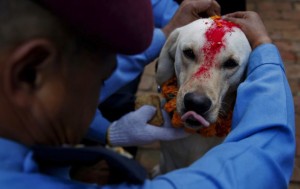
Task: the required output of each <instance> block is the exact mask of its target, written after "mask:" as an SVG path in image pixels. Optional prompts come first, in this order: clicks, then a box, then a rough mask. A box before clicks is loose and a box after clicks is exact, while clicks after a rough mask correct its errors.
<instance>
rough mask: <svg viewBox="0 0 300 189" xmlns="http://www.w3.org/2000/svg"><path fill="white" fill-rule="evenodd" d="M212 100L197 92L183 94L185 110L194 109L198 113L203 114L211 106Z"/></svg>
mask: <svg viewBox="0 0 300 189" xmlns="http://www.w3.org/2000/svg"><path fill="white" fill-rule="evenodd" d="M211 105H212V102H211V100H210V99H209V98H208V97H207V96H206V95H202V94H197V93H187V94H185V95H184V106H185V109H186V111H194V112H196V113H198V114H199V115H204V114H205V113H206V112H207V111H208V110H209V109H210V107H211Z"/></svg>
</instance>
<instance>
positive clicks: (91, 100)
mask: <svg viewBox="0 0 300 189" xmlns="http://www.w3.org/2000/svg"><path fill="white" fill-rule="evenodd" d="M62 59H63V60H62V61H61V63H60V64H57V65H56V67H55V68H54V69H53V74H54V75H55V77H50V79H52V81H51V83H52V84H51V85H48V87H47V88H45V91H44V93H41V94H42V95H45V96H43V98H42V99H44V100H45V101H44V103H43V109H44V113H43V114H42V118H43V117H44V118H46V119H48V120H46V122H44V124H45V126H46V127H52V128H53V131H57V135H58V137H57V138H58V140H60V141H58V143H59V144H62V143H68V144H76V143H78V142H80V140H81V139H82V137H83V136H84V135H85V133H86V131H87V128H88V127H89V124H90V122H91V121H92V118H93V116H94V114H95V110H96V108H97V105H98V104H97V103H98V97H99V92H100V88H101V85H102V82H103V81H104V80H105V79H106V78H107V77H108V76H109V75H110V74H111V73H112V71H113V69H114V67H115V61H116V60H115V54H113V53H110V52H103V50H102V51H101V50H97V51H93V52H89V51H87V50H81V51H80V53H77V54H74V55H73V56H71V57H64V58H62ZM112 87H113V86H112ZM44 124H43V125H44ZM49 124H50V125H49ZM99 126H101V125H99ZM56 142H57V141H56ZM56 142H55V143H56Z"/></svg>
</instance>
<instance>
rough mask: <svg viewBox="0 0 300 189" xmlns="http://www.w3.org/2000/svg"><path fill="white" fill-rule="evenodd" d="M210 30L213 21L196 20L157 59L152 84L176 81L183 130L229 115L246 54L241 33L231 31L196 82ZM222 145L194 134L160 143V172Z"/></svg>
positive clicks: (175, 35) (178, 32) (235, 29)
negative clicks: (175, 78) (198, 116)
mask: <svg viewBox="0 0 300 189" xmlns="http://www.w3.org/2000/svg"><path fill="white" fill-rule="evenodd" d="M213 24H215V23H214V21H213V20H212V19H209V18H208V19H200V20H197V21H195V22H193V23H191V24H189V25H186V26H184V27H181V28H178V29H176V30H175V31H174V32H172V34H171V35H170V37H169V38H168V39H167V41H166V44H165V45H164V47H163V49H162V51H161V54H160V56H159V59H158V68H157V73H156V80H157V83H158V84H159V85H162V84H163V83H164V82H165V81H167V80H168V79H170V78H172V77H173V76H174V75H176V77H177V80H178V86H179V91H178V95H177V111H178V112H179V114H180V115H181V116H183V115H186V116H185V117H186V118H185V119H184V121H185V122H184V125H185V127H188V128H192V129H195V130H197V129H199V128H200V127H202V126H203V125H205V123H209V124H211V123H214V122H215V121H216V120H217V118H218V116H219V114H226V113H227V112H228V111H229V110H228V109H229V108H230V104H232V103H233V101H234V100H235V93H236V90H237V87H238V85H239V84H240V82H241V81H242V80H243V76H244V73H245V69H246V64H247V62H248V58H249V54H250V52H251V47H250V45H249V42H248V40H247V38H246V36H245V35H244V33H243V32H242V31H241V30H240V28H238V27H233V28H232V30H231V31H230V32H226V34H225V36H224V37H223V38H222V41H221V43H222V44H223V46H224V47H222V48H221V49H220V51H218V52H217V54H216V55H215V57H213V58H212V59H211V61H212V62H211V64H212V65H213V66H211V67H210V68H207V72H206V73H205V74H202V75H199V76H197V77H195V75H196V73H197V70H200V69H201V66H204V65H205V56H206V55H205V54H204V53H205V52H207V51H205V52H204V50H203V48H204V46H205V45H206V44H207V43H208V39H207V36H206V32H207V31H208V30H209V28H211V27H212V25H213ZM205 69H206V68H205ZM187 94H189V97H187V96H188V95H187ZM188 112H196V114H199V115H200V116H201V117H202V118H203V119H204V120H205V121H206V122H205V121H199V119H198V118H195V117H193V116H192V115H190V114H189V113H188ZM195 120H196V123H195ZM197 121H198V122H199V123H198V124H197ZM223 139H224V138H219V137H209V138H205V137H202V136H200V135H199V134H193V135H190V136H189V137H187V138H184V139H180V140H176V141H171V142H161V151H162V161H161V167H160V172H161V173H165V172H168V171H171V170H173V169H177V168H181V167H185V166H188V165H190V164H191V163H192V162H194V161H195V160H197V159H199V157H201V156H202V155H204V153H206V152H207V151H208V150H209V149H211V148H212V147H213V146H215V145H218V144H219V143H221V142H222V141H223Z"/></svg>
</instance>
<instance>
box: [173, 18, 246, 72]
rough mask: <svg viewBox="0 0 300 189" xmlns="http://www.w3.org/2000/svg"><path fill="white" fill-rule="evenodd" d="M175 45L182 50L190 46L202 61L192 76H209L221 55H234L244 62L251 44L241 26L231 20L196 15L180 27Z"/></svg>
mask: <svg viewBox="0 0 300 189" xmlns="http://www.w3.org/2000/svg"><path fill="white" fill-rule="evenodd" d="M179 38H180V39H179V40H178V46H179V48H181V49H182V50H184V49H187V48H191V49H193V51H194V53H195V54H198V57H202V58H201V59H200V61H201V62H203V63H202V64H200V67H199V69H198V71H197V72H196V73H194V77H205V78H209V75H210V73H209V72H210V70H211V68H213V67H215V66H217V65H218V64H220V63H221V62H222V61H224V59H228V57H230V56H235V57H236V59H237V61H238V62H245V61H244V60H245V59H246V57H247V54H248V53H249V52H250V46H249V43H248V40H247V38H246V37H245V35H244V33H243V32H242V31H241V30H240V28H239V27H238V26H237V25H235V24H234V23H232V22H228V21H225V20H222V19H220V18H217V19H211V18H209V19H199V20H197V21H195V22H193V23H191V24H190V25H187V26H186V27H184V28H183V29H182V30H181V31H180V36H179Z"/></svg>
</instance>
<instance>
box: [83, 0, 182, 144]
mask: <svg viewBox="0 0 300 189" xmlns="http://www.w3.org/2000/svg"><path fill="white" fill-rule="evenodd" d="M151 2H152V10H153V15H154V24H155V27H156V28H155V29H154V33H153V39H152V43H151V45H150V46H149V47H148V49H146V51H144V52H143V53H141V54H137V55H134V56H126V55H120V54H119V55H118V56H117V68H116V70H115V71H114V72H113V74H112V75H111V76H110V77H109V78H108V79H107V80H106V81H105V82H104V85H103V86H102V88H101V94H100V97H99V103H101V102H103V101H104V100H106V99H107V98H108V97H109V96H111V95H112V94H113V93H115V92H116V91H117V90H119V89H120V88H121V87H123V86H125V85H126V84H128V83H130V82H131V81H133V80H134V79H135V78H137V77H138V76H139V75H140V74H141V73H143V71H144V67H145V66H146V65H147V64H149V63H150V62H152V61H153V60H154V59H155V58H157V57H158V55H159V53H160V51H161V49H162V47H163V45H164V43H165V41H166V37H165V35H164V33H163V32H162V30H161V29H160V28H163V27H164V26H165V25H166V24H167V23H168V22H169V21H170V20H171V18H172V17H173V15H174V14H175V12H176V10H177V9H178V4H177V3H176V2H175V1H173V0H152V1H151ZM112 86H113V87H112ZM110 124H111V123H110V122H109V121H108V120H107V119H105V118H104V117H103V116H102V114H101V112H100V111H99V110H98V109H97V110H96V114H95V116H94V120H93V122H92V123H91V126H90V130H89V132H88V138H90V139H93V140H96V141H99V142H101V143H105V138H106V132H107V129H108V127H109V125H110Z"/></svg>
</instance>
